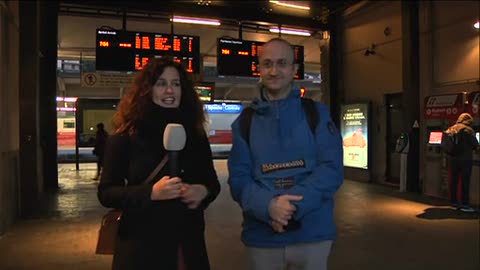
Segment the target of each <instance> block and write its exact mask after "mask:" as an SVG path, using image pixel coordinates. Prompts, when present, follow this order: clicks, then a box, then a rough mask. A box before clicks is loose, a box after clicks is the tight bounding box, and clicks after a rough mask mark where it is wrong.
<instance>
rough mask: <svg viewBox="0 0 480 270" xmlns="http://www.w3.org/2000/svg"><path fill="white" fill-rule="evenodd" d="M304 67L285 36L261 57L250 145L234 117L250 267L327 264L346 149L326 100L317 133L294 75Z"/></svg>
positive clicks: (232, 161)
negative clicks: (335, 199) (299, 66)
mask: <svg viewBox="0 0 480 270" xmlns="http://www.w3.org/2000/svg"><path fill="white" fill-rule="evenodd" d="M297 68H298V66H297V65H296V64H295V63H294V51H293V49H292V46H291V45H290V44H289V43H288V42H287V41H285V40H283V39H280V38H274V39H272V40H270V41H268V42H266V43H265V44H264V45H263V48H262V50H261V53H260V55H259V71H260V78H261V84H260V96H261V98H260V99H257V100H255V101H254V102H253V103H252V108H253V110H254V113H253V116H252V118H251V123H250V131H249V134H247V136H249V142H247V140H246V138H244V137H243V136H242V133H243V132H242V123H241V122H242V114H241V115H240V116H239V117H238V118H237V119H236V120H235V121H234V122H233V124H232V133H233V145H232V150H231V153H230V156H229V160H228V169H229V179H228V183H229V185H230V191H231V194H232V197H233V199H234V200H235V201H237V202H238V204H239V205H240V207H241V208H242V210H243V217H244V222H243V232H242V241H243V243H244V244H245V245H246V246H247V252H248V256H249V261H250V264H251V269H253V270H272V269H303V270H323V269H327V260H328V256H329V254H330V249H331V245H332V241H333V240H334V239H335V238H336V226H335V223H334V218H333V208H334V195H335V192H336V191H337V189H338V188H339V187H340V185H341V184H342V182H343V148H342V141H341V137H340V134H339V132H338V130H337V129H336V127H335V125H334V123H333V122H332V120H331V118H330V114H329V111H328V109H327V107H326V106H325V105H322V104H320V103H314V106H315V109H316V111H317V113H318V118H319V121H318V122H317V123H316V129H315V130H313V131H312V130H311V129H310V128H309V124H308V123H307V119H306V118H307V117H306V113H305V111H304V109H303V108H302V106H303V105H302V102H301V98H300V88H299V87H298V86H296V85H295V84H294V81H293V78H294V75H295V73H296V70H297Z"/></svg>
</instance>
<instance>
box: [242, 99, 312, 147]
mask: <svg viewBox="0 0 480 270" xmlns="http://www.w3.org/2000/svg"><path fill="white" fill-rule="evenodd" d="M301 103H302V108H303V111H304V112H305V115H306V117H307V123H308V126H309V127H310V131H311V132H312V134H315V129H316V128H317V124H318V121H319V120H320V115H319V113H318V111H317V108H316V107H315V102H314V101H313V100H312V99H310V98H302V99H301ZM254 113H255V110H254V109H253V108H252V107H247V108H245V109H243V111H242V112H241V113H240V133H241V136H242V138H243V139H244V140H245V142H246V143H247V145H250V127H251V124H252V118H253V114H254Z"/></svg>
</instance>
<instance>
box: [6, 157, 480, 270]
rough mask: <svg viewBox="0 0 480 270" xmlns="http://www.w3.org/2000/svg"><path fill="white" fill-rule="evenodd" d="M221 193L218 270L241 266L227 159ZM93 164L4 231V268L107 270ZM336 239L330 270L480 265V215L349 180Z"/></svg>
mask: <svg viewBox="0 0 480 270" xmlns="http://www.w3.org/2000/svg"><path fill="white" fill-rule="evenodd" d="M215 166H216V168H217V172H218V175H219V177H220V180H221V183H222V192H221V193H220V195H219V197H218V199H217V200H216V201H215V202H214V203H213V204H212V205H211V207H210V208H209V209H208V211H207V213H206V220H207V232H206V235H207V245H208V250H209V256H210V260H211V264H212V269H213V270H244V269H247V265H246V262H245V249H244V247H243V245H242V244H241V242H240V226H241V212H240V209H239V208H238V207H237V205H236V204H235V203H234V202H233V201H232V200H231V198H230V194H229V191H228V185H227V183H226V180H227V170H226V162H225V160H215ZM94 175H95V164H94V163H84V164H80V171H78V172H77V171H76V170H75V165H73V164H59V179H60V180H59V182H60V190H59V192H58V193H57V194H52V195H51V196H49V197H48V200H45V203H44V205H39V211H38V214H37V215H35V217H33V218H31V219H26V220H19V221H18V222H17V223H16V224H15V225H14V226H13V227H12V228H11V229H10V230H9V231H8V232H7V233H6V234H4V235H3V236H0V269H2V270H7V269H19V270H21V269H22V270H23V269H36V270H44V269H45V270H46V269H48V270H51V269H65V270H67V269H68V270H73V269H89V270H90V269H92V270H94V269H110V261H111V257H110V256H104V255H95V254H94V246H95V243H96V236H97V229H98V226H99V222H100V217H101V216H102V214H103V213H104V212H105V211H106V209H104V208H103V207H102V206H100V205H99V203H98V201H97V199H96V185H97V182H96V181H93V180H91V179H92V178H93V176H94ZM336 220H337V224H338V229H339V238H338V241H337V242H336V243H335V244H334V247H333V250H332V254H331V256H330V261H329V266H330V268H329V269H330V270H344V269H345V270H347V269H348V270H350V269H358V270H377V269H378V270H383V269H388V270H405V269H418V270H424V269H425V270H426V269H435V270H452V269H459V270H470V269H471V270H477V269H480V222H479V216H478V214H465V213H461V212H458V211H455V210H452V209H451V208H449V207H448V206H445V204H444V202H443V201H441V200H434V199H430V198H425V197H422V196H418V195H415V194H404V193H399V192H397V191H395V190H392V188H390V187H384V186H377V185H371V184H367V183H360V182H356V181H348V180H347V181H345V183H344V185H343V186H342V188H341V189H340V191H339V192H338V194H337V204H336Z"/></svg>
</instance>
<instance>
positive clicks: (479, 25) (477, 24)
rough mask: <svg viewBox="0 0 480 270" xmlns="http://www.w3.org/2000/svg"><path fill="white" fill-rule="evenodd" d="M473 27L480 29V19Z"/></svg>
mask: <svg viewBox="0 0 480 270" xmlns="http://www.w3.org/2000/svg"><path fill="white" fill-rule="evenodd" d="M473 27H475V28H477V29H479V28H480V21H477V22H476V23H475V24H474V25H473Z"/></svg>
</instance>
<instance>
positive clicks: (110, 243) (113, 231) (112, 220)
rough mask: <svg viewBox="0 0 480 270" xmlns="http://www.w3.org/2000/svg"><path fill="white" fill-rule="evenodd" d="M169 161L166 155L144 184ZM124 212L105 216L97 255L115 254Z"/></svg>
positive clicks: (99, 235) (115, 211)
mask: <svg viewBox="0 0 480 270" xmlns="http://www.w3.org/2000/svg"><path fill="white" fill-rule="evenodd" d="M167 161H168V155H165V157H163V159H162V161H160V163H158V165H157V167H156V168H155V169H154V170H153V171H152V172H151V173H150V175H149V176H148V178H147V179H146V180H145V181H144V182H143V184H146V183H149V182H150V181H152V180H153V178H154V177H155V176H156V175H157V174H158V172H159V171H160V170H161V169H162V168H163V166H165V163H167ZM122 212H123V211H122V210H121V209H112V210H110V211H108V212H107V213H106V214H105V215H104V216H103V218H102V223H101V224H100V229H99V230H98V240H97V248H96V249H95V253H96V254H103V255H112V254H113V253H114V251H115V240H116V239H117V234H118V226H119V224H120V219H121V218H122Z"/></svg>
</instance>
